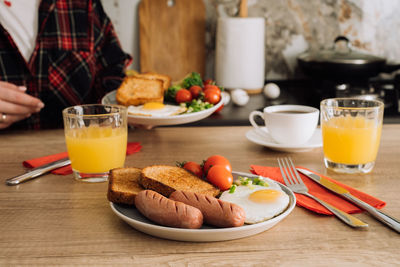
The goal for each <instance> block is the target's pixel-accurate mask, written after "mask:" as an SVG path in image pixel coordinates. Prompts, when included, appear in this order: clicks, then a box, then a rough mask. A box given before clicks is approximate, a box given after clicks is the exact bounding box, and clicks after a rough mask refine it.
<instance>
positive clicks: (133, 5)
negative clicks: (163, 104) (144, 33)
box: [102, 0, 400, 79]
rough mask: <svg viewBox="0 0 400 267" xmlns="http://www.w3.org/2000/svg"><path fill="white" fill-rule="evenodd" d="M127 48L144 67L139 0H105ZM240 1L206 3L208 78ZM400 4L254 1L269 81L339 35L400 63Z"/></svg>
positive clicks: (290, 73) (388, 0)
mask: <svg viewBox="0 0 400 267" xmlns="http://www.w3.org/2000/svg"><path fill="white" fill-rule="evenodd" d="M102 2H103V4H104V7H105V9H106V12H107V13H108V14H109V16H110V17H111V19H112V20H113V22H114V23H115V26H116V29H117V32H118V33H119V35H120V38H121V42H122V45H123V46H124V49H125V50H126V51H127V52H129V53H131V54H133V56H134V58H135V59H136V60H135V63H134V65H133V68H135V69H138V60H139V58H138V41H137V39H138V32H137V16H136V12H137V10H136V9H137V4H138V3H139V0H103V1H102ZM239 2H240V0H204V3H205V5H206V11H207V38H206V40H207V43H206V47H207V76H208V77H213V75H214V74H213V73H214V56H215V55H214V53H215V30H216V21H217V18H218V17H219V16H236V15H237V13H238V6H239ZM399 11H400V1H399V0H248V14H249V16H250V17H264V18H265V21H266V30H265V55H266V58H265V60H266V70H265V71H266V73H265V74H266V78H267V79H287V78H294V77H298V68H297V64H296V56H297V55H298V54H299V53H301V52H303V51H305V50H307V49H321V48H329V47H330V46H332V43H333V40H334V39H335V37H336V36H338V35H346V36H347V37H348V38H349V39H350V40H351V43H352V45H353V46H354V47H355V48H357V49H360V50H362V51H363V52H368V53H373V54H376V55H379V56H383V57H385V58H387V59H388V60H389V61H391V62H395V63H400V46H399V45H398V43H399V42H400V33H399V32H400V31H399V29H400V15H399V14H400V13H399Z"/></svg>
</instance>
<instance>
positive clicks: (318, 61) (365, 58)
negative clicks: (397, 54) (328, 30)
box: [297, 36, 400, 81]
mask: <svg viewBox="0 0 400 267" xmlns="http://www.w3.org/2000/svg"><path fill="white" fill-rule="evenodd" d="M341 42H344V43H345V46H344V47H343V46H340V45H339V44H340V43H341ZM297 61H298V63H299V66H300V68H301V69H302V70H303V71H304V73H305V74H307V75H309V76H311V77H313V78H317V79H328V80H335V81H337V80H340V81H346V80H360V79H368V78H371V77H375V76H377V75H378V74H379V73H382V72H385V73H390V72H393V71H395V70H398V69H400V65H399V64H397V65H390V64H387V62H386V59H385V58H383V57H378V56H375V55H371V54H367V53H361V52H357V51H355V50H353V49H352V48H351V46H350V41H349V39H348V38H347V37H345V36H338V37H336V39H335V41H334V45H333V48H331V49H326V50H319V51H307V52H304V53H302V54H300V55H299V56H298V57H297Z"/></svg>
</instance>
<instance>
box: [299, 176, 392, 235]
mask: <svg viewBox="0 0 400 267" xmlns="http://www.w3.org/2000/svg"><path fill="white" fill-rule="evenodd" d="M296 169H297V170H298V171H299V172H301V173H302V174H304V175H305V176H307V177H308V178H310V179H312V180H313V181H315V182H317V183H318V184H320V185H322V186H323V187H325V188H327V189H329V190H330V191H332V192H334V193H336V194H338V195H340V196H341V197H343V198H345V199H347V200H349V201H350V202H352V203H354V204H356V205H357V206H359V207H360V208H362V209H364V210H366V211H367V212H369V213H370V214H371V215H372V216H374V217H375V218H377V219H378V220H379V221H381V222H382V223H384V224H386V225H388V226H389V227H391V228H392V229H393V230H395V231H396V232H398V233H400V221H399V220H397V219H395V218H393V217H391V216H389V215H387V214H385V213H383V212H382V211H380V210H378V209H377V208H375V207H373V206H371V205H369V204H368V203H365V202H364V201H362V200H361V199H359V198H357V197H355V196H354V195H352V194H351V193H350V192H349V191H348V190H347V189H345V188H343V187H341V186H340V185H337V184H335V183H333V182H331V181H329V180H328V179H326V178H324V177H321V176H319V175H317V174H315V173H312V172H310V171H308V170H306V169H302V168H296Z"/></svg>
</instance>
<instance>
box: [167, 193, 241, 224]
mask: <svg viewBox="0 0 400 267" xmlns="http://www.w3.org/2000/svg"><path fill="white" fill-rule="evenodd" d="M169 198H170V199H173V200H175V201H180V202H183V203H186V204H188V205H190V206H193V207H196V208H198V209H199V210H200V211H201V212H202V213H203V217H204V222H205V223H207V224H210V225H214V226H217V227H237V226H242V225H243V224H244V221H245V219H246V213H245V211H244V210H243V209H242V208H241V207H240V206H238V205H236V204H233V203H230V202H227V201H223V200H220V199H217V198H215V197H212V196H206V195H202V194H197V193H193V192H183V191H175V192H173V193H172V194H171V195H170V197H169Z"/></svg>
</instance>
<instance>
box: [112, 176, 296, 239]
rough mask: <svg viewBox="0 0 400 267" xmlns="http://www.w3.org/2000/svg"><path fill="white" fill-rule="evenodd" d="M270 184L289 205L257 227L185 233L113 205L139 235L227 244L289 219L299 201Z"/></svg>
mask: <svg viewBox="0 0 400 267" xmlns="http://www.w3.org/2000/svg"><path fill="white" fill-rule="evenodd" d="M232 174H233V176H234V179H237V177H238V176H244V177H249V178H255V177H259V176H257V175H253V174H249V173H240V172H232ZM266 180H267V181H268V183H272V184H275V185H277V186H279V187H280V189H281V190H282V191H283V192H284V193H285V194H286V195H287V196H288V197H289V205H288V206H287V207H286V209H285V210H284V211H282V213H280V214H278V215H277V216H275V217H273V218H271V219H268V220H266V221H263V222H259V223H255V224H245V225H243V226H239V227H230V228H216V227H212V226H208V225H203V226H202V227H201V228H200V229H183V228H173V227H166V226H161V225H159V224H156V223H154V222H152V221H150V220H148V219H147V218H145V217H144V216H143V215H142V214H141V213H140V212H139V211H138V210H137V209H136V208H135V207H127V206H124V205H118V204H114V203H111V202H110V205H111V209H112V211H113V212H114V213H115V214H116V215H117V216H118V217H120V218H121V219H122V220H124V221H125V222H126V223H128V224H129V225H131V226H132V227H133V228H135V229H136V230H138V231H141V232H143V233H146V234H149V235H152V236H156V237H160V238H165V239H171V240H178V241H191V242H213V241H224V240H233V239H238V238H244V237H248V236H252V235H255V234H258V233H261V232H264V231H266V230H268V229H270V228H271V227H273V226H275V225H276V224H277V223H278V222H280V221H281V220H283V219H284V218H285V217H287V216H288V215H289V214H290V213H291V212H292V210H293V209H294V207H295V205H296V197H295V196H294V194H293V192H292V191H291V190H290V189H289V188H287V187H286V186H284V185H282V184H280V183H277V182H275V181H273V180H271V179H268V178H266Z"/></svg>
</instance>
